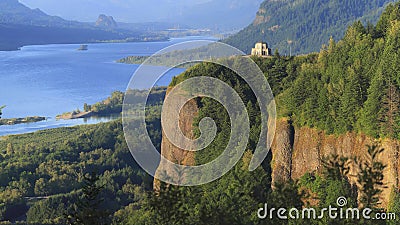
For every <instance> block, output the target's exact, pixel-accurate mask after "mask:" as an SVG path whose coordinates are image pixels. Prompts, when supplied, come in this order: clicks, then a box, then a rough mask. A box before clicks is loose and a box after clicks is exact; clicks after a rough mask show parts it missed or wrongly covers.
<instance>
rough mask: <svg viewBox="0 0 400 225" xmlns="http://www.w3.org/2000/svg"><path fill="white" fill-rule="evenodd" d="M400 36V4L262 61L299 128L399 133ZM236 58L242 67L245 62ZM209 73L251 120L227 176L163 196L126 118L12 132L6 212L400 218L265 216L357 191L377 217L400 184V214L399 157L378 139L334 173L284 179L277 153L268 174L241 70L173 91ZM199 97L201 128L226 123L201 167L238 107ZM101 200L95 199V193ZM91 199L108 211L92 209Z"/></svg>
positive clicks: (208, 68) (332, 163) (209, 219)
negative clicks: (256, 162) (387, 193)
mask: <svg viewBox="0 0 400 225" xmlns="http://www.w3.org/2000/svg"><path fill="white" fill-rule="evenodd" d="M399 38H400V3H397V4H394V5H390V6H388V7H387V8H386V10H385V12H384V13H383V14H382V16H381V17H380V19H379V21H378V22H377V24H376V25H371V24H369V25H367V24H363V23H361V22H355V23H354V24H353V25H351V26H350V27H349V28H348V29H347V31H346V32H345V36H344V38H343V39H342V40H340V41H338V42H336V41H334V40H333V39H331V40H330V41H329V44H328V45H326V46H323V47H322V50H321V51H320V52H319V53H315V54H309V55H303V56H296V57H286V56H281V55H279V53H278V52H277V54H275V55H274V57H271V58H257V57H255V58H253V59H254V61H255V62H256V63H257V64H258V65H259V67H260V68H261V70H262V71H263V72H264V74H265V76H266V77H267V78H268V81H269V83H270V85H271V87H272V89H273V92H274V94H275V96H276V101H277V108H278V114H279V117H285V118H288V119H289V120H290V121H291V122H292V123H293V125H294V126H297V127H303V126H308V127H313V128H316V129H318V130H323V131H325V132H327V133H330V134H343V133H346V132H356V133H365V134H367V135H368V136H371V137H376V138H393V139H399V138H400V136H399V133H400V127H398V124H399V119H400V115H399V106H400V94H399V89H400V67H399V65H400V64H399V62H400V56H399V54H398V52H399V47H400V46H399V45H400V40H399ZM226 60H228V61H229V63H232V65H235V66H240V65H238V64H237V62H235V58H230V59H226ZM235 63H236V64H235ZM204 74H207V75H209V76H212V77H215V78H218V79H220V80H222V81H224V82H226V83H227V84H229V85H230V86H231V87H232V88H234V89H235V91H236V92H237V93H238V94H239V96H240V97H241V98H242V100H243V102H244V103H245V105H246V107H247V110H248V113H249V117H250V125H251V127H250V130H251V133H250V140H249V143H248V145H247V151H246V153H245V154H244V156H243V158H242V160H241V161H240V162H239V163H238V164H237V165H236V166H235V167H234V168H233V169H232V170H231V171H230V172H228V173H227V174H226V175H225V176H224V177H222V178H221V179H219V180H217V181H214V182H212V183H209V184H206V185H202V186H198V187H177V186H173V185H167V184H163V183H161V185H160V188H159V190H158V191H156V192H155V191H154V190H153V189H152V182H153V180H152V178H150V177H149V176H148V175H146V174H145V172H143V171H142V170H141V169H140V168H139V167H138V166H137V165H136V163H135V162H134V160H133V158H132V157H131V155H130V153H129V150H128V148H127V146H126V143H125V139H124V134H123V132H122V123H121V122H120V121H114V122H110V123H105V124H99V125H92V126H80V127H74V128H61V129H56V130H48V131H40V132H37V133H34V134H25V135H18V136H9V137H5V138H4V139H3V140H1V141H0V150H1V151H0V153H1V154H0V163H1V168H2V170H1V171H0V217H1V220H10V216H12V215H14V216H15V213H16V212H21V211H24V209H26V210H28V211H27V221H28V222H30V223H36V224H68V219H71V220H74V219H77V218H78V219H79V218H81V217H83V220H86V222H82V223H77V224H143V225H145V224H160V225H164V224H176V225H187V224H194V225H195V224H196V225H197V224H199V225H203V224H204V225H205V224H221V225H225V224H240V225H242V224H248V225H250V224H252V225H253V224H274V225H275V224H315V225H317V224H318V225H319V224H321V225H322V224H375V225H376V224H398V223H399V220H394V221H384V220H383V221H376V220H357V221H354V220H337V219H329V218H324V219H322V220H312V219H304V220H290V219H289V220H279V219H277V218H274V219H264V220H262V219H259V218H258V217H257V210H258V209H259V208H260V207H263V206H264V203H269V204H270V207H275V208H278V207H285V208H292V207H294V208H297V209H301V208H302V207H304V206H310V205H311V206H313V207H315V208H316V209H317V210H321V209H322V208H324V207H327V206H329V205H335V204H336V200H337V198H338V197H340V196H345V197H346V198H347V200H348V205H347V207H370V208H371V209H373V212H374V213H376V212H382V210H383V209H382V207H381V205H380V204H379V203H380V201H379V194H380V193H381V192H382V190H383V189H385V188H390V189H391V190H392V196H391V199H390V203H389V205H388V207H387V210H388V211H389V212H394V213H397V214H399V213H400V205H399V203H400V201H399V199H400V194H399V191H398V187H385V184H383V183H382V179H383V177H384V173H383V170H384V169H385V168H386V166H387V165H384V164H383V163H382V162H381V161H379V155H380V154H381V153H382V151H384V149H381V148H379V147H377V146H365V149H363V151H365V154H366V156H368V157H367V158H366V159H350V158H344V157H339V156H337V155H332V156H330V157H329V158H326V159H324V163H323V168H322V171H323V173H322V174H315V173H307V174H305V175H304V176H303V177H302V178H301V179H300V180H298V181H290V182H286V183H275V184H273V183H272V181H271V163H272V156H271V155H269V156H268V158H267V159H266V160H265V161H264V164H263V165H262V166H261V167H259V168H257V170H255V171H253V172H250V171H248V170H247V168H248V165H249V163H250V160H251V158H252V156H253V151H254V150H255V146H256V144H257V141H258V135H259V133H260V115H259V114H260V110H259V106H258V103H257V101H256V99H255V96H254V93H253V92H252V90H251V89H250V87H249V86H248V85H247V84H246V83H245V82H244V81H243V80H242V79H241V78H240V77H238V76H237V75H236V74H235V73H234V72H233V71H231V70H229V69H227V68H224V67H222V66H219V65H216V64H211V63H202V64H198V65H196V66H194V67H192V68H190V69H188V70H187V71H186V72H185V73H183V74H182V75H180V76H178V77H176V78H174V80H173V82H172V84H171V87H172V86H174V85H177V84H178V83H180V82H182V81H183V80H185V79H188V78H191V77H196V76H202V75H204ZM198 104H199V106H200V111H199V116H198V117H197V118H196V120H195V121H196V122H195V123H194V125H195V127H197V126H198V122H199V121H200V119H201V118H204V117H211V118H213V119H214V120H215V122H216V124H217V126H218V131H217V136H216V138H215V140H214V141H213V143H212V144H211V145H210V146H208V147H207V148H206V149H204V150H202V151H201V152H199V153H198V154H196V156H195V157H196V159H195V161H196V163H198V164H202V163H205V162H209V161H210V160H212V159H214V158H215V157H216V156H217V155H218V154H219V153H220V152H221V151H222V150H223V149H224V148H225V145H226V143H227V140H228V139H229V135H230V131H229V129H230V126H231V124H230V120H229V116H228V114H227V112H226V111H225V110H224V108H223V106H222V105H220V104H219V103H217V102H216V101H214V100H212V99H208V98H201V99H198ZM149 109H150V110H149V112H150V113H149V114H148V115H147V124H148V127H147V128H148V131H149V133H150V135H151V137H152V140H153V142H154V144H155V145H156V147H158V149H159V148H160V144H161V127H160V110H161V106H160V105H159V104H155V105H153V106H151V107H149ZM196 134H198V131H196ZM138 138H142V137H139V136H138ZM351 161H352V162H353V163H354V164H356V166H357V171H358V173H357V174H352V175H353V176H355V178H356V181H357V184H358V187H356V186H353V185H352V184H351V183H350V181H349V179H348V178H347V176H348V175H349V174H350V173H351V171H350V169H349V163H350V162H351ZM360 187H361V188H360ZM25 197H31V198H28V199H27V198H25ZM35 197H36V198H35ZM38 197H42V198H45V199H38ZM90 197H93V199H95V201H89V200H90ZM358 197H359V198H358ZM96 199H98V200H96ZM84 203H91V204H93V205H94V206H96V207H93V208H92V209H88V208H87V207H84V205H85V204H84ZM27 204H28V206H30V208H29V209H28V208H27V207H26V206H27ZM85 212H91V213H93V214H94V215H99V217H98V218H102V221H99V220H93V217H90V215H92V214H90V215H88V216H87V217H86V218H85V217H84V216H82V215H85ZM104 218H105V219H104ZM87 221H91V222H87ZM93 221H94V222H93ZM72 224H73V223H72Z"/></svg>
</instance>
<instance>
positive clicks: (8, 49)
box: [0, 37, 171, 52]
mask: <svg viewBox="0 0 400 225" xmlns="http://www.w3.org/2000/svg"><path fill="white" fill-rule="evenodd" d="M168 41H171V38H169V37H168V38H166V39H160V40H136V41H129V40H125V39H122V40H97V41H89V42H63V43H50V42H49V43H41V44H39V43H38V44H35V43H32V44H23V45H13V46H10V47H4V48H2V47H0V52H14V51H21V49H22V48H23V47H27V46H45V45H81V44H107V43H110V44H112V43H116V44H117V43H152V42H168Z"/></svg>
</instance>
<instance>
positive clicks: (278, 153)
mask: <svg viewBox="0 0 400 225" xmlns="http://www.w3.org/2000/svg"><path fill="white" fill-rule="evenodd" d="M167 95H168V91H167ZM198 111H199V106H198V104H197V102H196V101H195V100H191V101H189V102H188V103H187V104H186V105H185V106H184V107H183V109H182V110H181V112H180V115H179V124H180V128H181V131H182V133H183V134H184V135H185V136H186V137H188V138H193V136H194V135H193V129H194V127H193V120H194V118H195V117H196V116H197V115H198ZM173 117H174V115H171V119H172V118H173ZM177 132H178V131H177ZM376 143H377V142H376V140H374V139H373V138H370V137H367V136H365V135H362V134H356V133H347V134H343V135H339V136H336V135H327V134H325V133H324V132H323V131H319V130H316V129H313V128H308V127H302V128H294V127H293V126H292V125H291V123H290V122H289V121H288V120H287V119H279V120H278V121H277V126H276V132H275V138H274V141H273V143H272V147H271V152H272V155H273V156H272V163H271V167H272V181H273V183H274V182H285V181H288V180H290V179H294V180H296V179H299V178H300V177H302V176H303V175H304V174H306V173H307V172H316V173H321V172H322V159H323V158H324V157H329V156H331V155H332V154H338V155H339V156H344V157H348V158H353V157H358V158H360V159H362V158H364V157H365V155H366V152H367V147H366V146H367V145H372V144H376ZM379 146H380V147H381V148H384V149H385V151H384V152H383V154H382V155H381V156H380V160H381V161H382V162H383V163H384V164H386V165H387V168H386V169H385V171H384V174H385V180H384V182H385V184H386V186H388V187H389V188H387V189H385V190H384V192H383V193H382V196H381V201H382V203H383V204H382V206H387V203H388V201H389V195H390V189H391V187H393V186H395V187H398V186H399V182H400V180H399V176H400V160H399V151H400V150H399V149H400V142H399V141H394V140H382V141H381V142H380V144H379ZM161 154H162V155H163V156H164V157H165V159H167V160H169V161H172V162H175V163H179V164H182V165H195V155H194V154H195V153H194V152H189V151H184V150H182V149H180V148H178V147H176V146H175V145H173V144H172V143H171V142H170V141H169V140H168V139H167V138H166V136H165V134H164V133H163V140H162V145H161ZM169 169H170V168H167V167H166V166H165V164H163V162H162V161H161V163H160V167H159V169H158V172H163V171H168V170H169ZM350 174H352V175H356V174H357V170H356V167H355V165H352V168H351V172H350ZM349 179H350V181H351V182H352V183H355V182H356V178H355V177H354V176H350V177H349ZM154 185H155V186H154V187H155V189H156V190H157V189H158V187H159V182H158V181H155V183H154Z"/></svg>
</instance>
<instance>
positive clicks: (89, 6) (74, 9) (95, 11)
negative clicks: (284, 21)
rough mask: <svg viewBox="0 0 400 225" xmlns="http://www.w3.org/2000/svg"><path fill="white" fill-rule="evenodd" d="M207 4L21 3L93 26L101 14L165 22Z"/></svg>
mask: <svg viewBox="0 0 400 225" xmlns="http://www.w3.org/2000/svg"><path fill="white" fill-rule="evenodd" d="M208 1H211V0H20V2H21V3H23V4H25V5H27V6H29V7H30V8H40V9H41V10H42V11H44V12H46V13H47V14H50V15H56V16H61V17H63V18H65V19H72V20H79V21H92V22H93V21H96V19H97V17H98V15H99V14H100V13H103V14H107V15H112V16H114V17H115V18H116V20H117V21H120V22H149V21H162V20H164V21H165V20H168V19H173V17H174V15H175V14H179V13H181V12H182V10H184V9H185V8H187V7H190V6H193V5H196V4H199V3H204V2H208ZM216 1H218V0H216Z"/></svg>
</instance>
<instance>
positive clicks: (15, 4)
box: [0, 0, 88, 28]
mask: <svg viewBox="0 0 400 225" xmlns="http://www.w3.org/2000/svg"><path fill="white" fill-rule="evenodd" d="M0 23H3V24H20V25H34V26H47V27H77V26H79V27H80V28H82V27H87V26H88V25H86V24H84V23H79V22H75V21H67V20H64V19H62V18H60V17H57V16H49V15H47V14H45V13H44V12H42V11H41V10H40V9H30V8H28V7H26V6H25V5H23V4H21V3H20V2H19V1H18V0H0Z"/></svg>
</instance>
